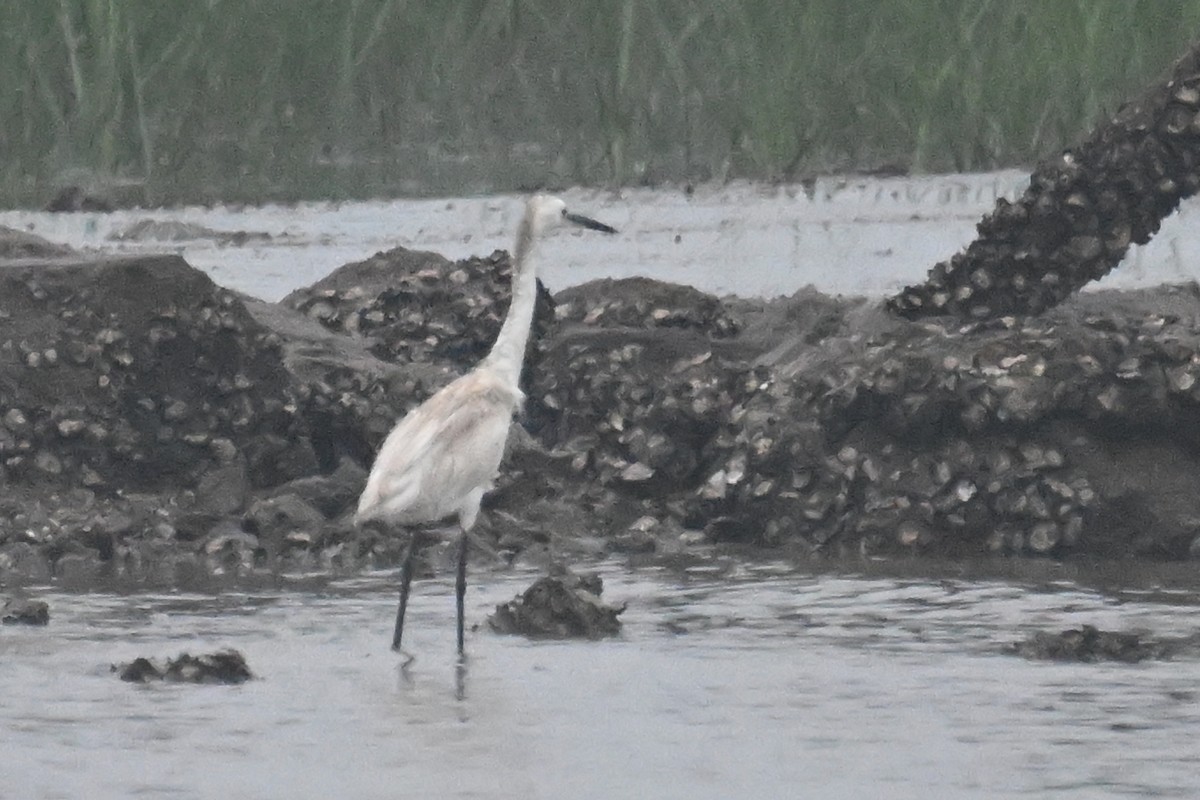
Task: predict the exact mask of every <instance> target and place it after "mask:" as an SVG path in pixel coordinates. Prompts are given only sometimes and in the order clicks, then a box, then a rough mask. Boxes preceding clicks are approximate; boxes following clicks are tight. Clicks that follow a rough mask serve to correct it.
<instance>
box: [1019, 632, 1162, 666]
mask: <svg viewBox="0 0 1200 800" xmlns="http://www.w3.org/2000/svg"><path fill="white" fill-rule="evenodd" d="M1008 649H1009V652H1012V653H1015V654H1016V655H1019V656H1023V657H1024V658H1029V659H1035V660H1046V661H1084V662H1093V661H1124V662H1127V663H1134V662H1137V661H1145V660H1147V659H1162V658H1167V657H1168V656H1169V655H1170V654H1171V649H1172V648H1171V646H1170V645H1168V644H1167V643H1165V642H1153V641H1144V640H1143V639H1142V638H1141V637H1140V636H1139V635H1138V634H1136V633H1120V632H1115V631H1102V630H1100V629H1099V628H1096V627H1094V626H1092V625H1084V626H1082V627H1080V628H1072V629H1069V630H1065V631H1063V632H1061V633H1050V632H1049V631H1037V632H1035V633H1033V634H1032V635H1031V636H1030V637H1029V638H1028V639H1026V640H1024V641H1022V642H1016V643H1014V644H1011V645H1009V646H1008Z"/></svg>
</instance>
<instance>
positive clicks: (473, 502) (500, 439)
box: [355, 195, 616, 654]
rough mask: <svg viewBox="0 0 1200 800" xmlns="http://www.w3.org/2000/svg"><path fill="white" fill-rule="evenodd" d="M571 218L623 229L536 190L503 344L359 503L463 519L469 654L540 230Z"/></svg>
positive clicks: (435, 404) (360, 516) (404, 596)
mask: <svg viewBox="0 0 1200 800" xmlns="http://www.w3.org/2000/svg"><path fill="white" fill-rule="evenodd" d="M563 222H570V223H573V224H576V225H581V226H583V227H586V228H591V229H593V230H600V231H605V232H607V233H616V231H615V230H614V229H613V228H610V227H609V226H607V225H604V224H602V223H599V222H596V221H595V220H593V219H590V218H588V217H584V216H580V215H577V214H571V213H568V212H567V209H566V204H565V203H563V201H562V200H560V199H558V198H557V197H549V196H546V195H534V196H533V197H531V198H530V199H529V200H528V202H527V203H526V205H525V215H524V217H523V218H522V220H521V224H520V227H519V228H518V230H517V241H516V247H515V248H514V251H513V277H512V302H511V305H510V306H509V310H508V314H507V316H506V317H505V319H504V324H503V326H502V327H501V328H500V333H499V335H498V336H497V337H496V342H495V344H494V345H493V346H492V349H491V351H490V352H489V353H488V355H487V357H486V358H485V359H484V360H483V361H482V362H481V363H480V364H479V366H477V367H476V368H475V369H474V370H472V371H471V372H469V373H467V374H466V375H463V376H462V377H460V378H458V379H457V380H455V381H453V382H451V383H450V384H448V385H446V386H445V387H443V388H442V389H441V390H439V391H438V392H437V393H436V394H434V395H433V396H432V397H430V398H429V399H428V400H426V401H425V402H424V403H422V404H421V405H419V406H417V407H416V408H415V409H413V410H412V411H410V412H409V413H408V414H407V415H406V416H405V417H404V419H402V420H400V422H399V423H398V424H397V425H396V427H395V428H393V429H392V431H391V433H389V434H388V436H387V438H386V439H385V440H384V442H383V446H382V447H380V448H379V453H378V454H377V455H376V457H375V463H374V464H373V465H372V467H371V474H370V476H369V477H368V478H367V485H366V488H365V489H364V490H363V493H362V496H361V497H360V498H359V501H358V511H357V513H356V514H355V520H356V522H359V523H361V522H365V521H367V520H372V519H378V520H381V521H383V522H385V523H389V524H395V525H418V524H422V523H429V522H437V521H439V520H443V519H446V518H449V517H457V519H458V524H459V527H460V528H461V532H460V534H459V539H458V545H457V554H456V558H457V565H456V566H457V583H456V594H457V601H458V617H457V624H458V652H459V653H460V654H461V653H462V652H463V626H464V621H463V616H464V614H463V597H464V594H465V592H466V554H467V531H468V530H470V529H471V526H472V525H474V524H475V518H476V516H478V514H479V503H480V501H481V500H482V498H483V495H484V493H485V492H487V491H488V490H489V489H490V488H491V487H492V482H493V480H495V477H496V473H497V471H498V470H499V468H500V459H501V458H502V457H503V455H504V444H505V441H506V440H507V439H508V429H509V425H510V424H511V422H512V417H513V414H514V413H515V412H516V411H517V410H518V409H519V408H520V405H521V401H522V400H523V399H524V395H523V394H522V392H521V389H520V385H519V384H520V378H521V369H522V367H523V365H524V358H525V346H526V344H527V342H528V341H529V329H530V326H531V325H532V323H533V310H534V305H535V303H536V299H537V274H536V269H535V267H534V265H533V263H532V261H531V259H530V258H529V256H530V253H531V251H532V250H533V245H534V242H535V241H536V240H537V237H538V236H539V235H540V234H542V233H543V232H545V231H546V230H548V229H549V228H551V227H553V226H555V225H558V224H561V223H563ZM412 555H413V543H412V542H410V543H409V546H408V548H407V549H406V551H405V554H404V557H403V561H402V565H401V575H400V606H399V608H398V609H397V611H396V628H395V632H394V634H393V637H392V648H393V649H395V650H399V649H400V638H401V634H402V633H403V628H404V613H405V609H406V607H407V604H408V592H409V585H410V583H411V581H412Z"/></svg>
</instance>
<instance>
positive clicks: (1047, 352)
mask: <svg viewBox="0 0 1200 800" xmlns="http://www.w3.org/2000/svg"><path fill="white" fill-rule="evenodd" d="M32 246H33V243H31V242H30V241H28V240H23V242H22V243H21V245H20V248H21V249H20V250H19V251H18V252H19V254H20V256H21V257H19V258H16V259H9V260H6V261H3V262H0V482H2V485H3V487H4V497H3V500H2V501H0V573H4V574H9V575H25V576H31V577H39V578H44V577H49V576H51V575H72V576H75V577H84V578H86V577H87V576H89V575H92V574H97V575H99V574H107V573H138V574H141V573H150V574H152V575H154V576H156V577H158V578H160V579H166V580H171V579H172V578H173V576H176V575H178V574H180V573H181V571H183V572H187V571H194V570H201V571H221V572H242V571H248V570H273V569H307V570H314V569H315V570H335V571H336V570H353V569H358V568H362V567H364V566H384V565H390V564H393V563H395V561H396V559H397V557H398V555H399V553H400V551H401V549H402V544H403V538H402V537H398V536H395V535H393V533H392V532H389V531H387V530H384V529H381V528H379V527H373V526H369V527H365V528H363V529H355V528H354V527H353V526H352V525H351V524H350V522H349V512H350V509H351V507H352V505H353V502H354V500H355V498H356V497H357V494H358V492H359V491H360V489H361V486H362V483H363V480H364V478H365V470H366V468H367V467H368V466H369V464H370V460H371V458H372V455H373V453H374V450H375V448H376V447H377V446H378V445H379V443H380V442H381V441H382V439H383V437H384V435H385V434H386V433H387V431H388V430H389V429H390V427H391V425H392V424H393V423H394V421H395V420H396V419H397V418H398V417H399V416H400V415H401V414H402V413H404V411H405V410H406V409H408V408H409V407H411V406H412V405H413V404H415V403H418V402H420V401H421V400H422V399H424V398H425V397H427V396H428V395H429V394H430V393H431V392H433V391H434V390H436V389H437V388H438V387H439V386H441V385H442V384H443V383H445V382H448V381H449V380H450V379H451V378H452V377H453V376H454V375H456V374H459V373H460V372H461V371H463V370H466V369H469V368H470V367H471V366H472V365H473V364H474V363H475V362H476V360H477V359H478V358H479V356H480V354H481V353H483V352H484V351H485V350H486V348H487V346H488V345H489V344H490V342H491V340H492V338H493V337H494V336H495V333H496V330H498V328H499V324H500V320H501V318H502V316H503V313H504V311H505V309H506V306H507V278H508V272H507V270H508V260H507V256H506V255H505V254H503V253H497V254H495V255H493V256H491V257H488V258H484V259H471V260H467V261H462V262H450V261H447V260H446V259H443V258H441V257H440V256H437V255H434V254H429V253H415V252H411V251H406V250H402V249H397V250H394V251H391V252H388V253H382V254H379V255H377V256H375V257H374V258H372V259H369V260H368V261H367V262H363V263H360V264H352V265H348V266H346V267H343V268H342V269H340V270H338V271H337V272H335V273H334V274H333V275H331V276H330V277H329V278H327V279H326V280H323V281H321V282H320V283H319V284H317V285H315V286H313V287H311V288H309V289H306V290H302V291H299V292H296V293H293V294H292V295H290V296H289V297H288V298H286V299H285V301H284V302H282V303H279V304H271V303H264V302H259V301H254V300H250V299H248V298H245V297H242V296H239V295H236V294H234V293H232V292H229V291H227V290H224V289H222V288H220V287H219V286H216V285H215V284H213V283H212V281H211V280H209V279H208V278H207V277H205V276H204V275H203V274H201V273H200V272H198V271H196V270H194V269H192V268H191V267H189V266H188V265H187V264H186V262H184V261H183V260H182V259H180V258H178V257H175V256H154V257H136V258H109V259H99V260H97V259H93V258H88V257H84V256H79V255H72V254H65V255H64V254H62V253H61V252H60V251H59V250H57V249H56V248H55V247H54V246H53V245H49V244H47V245H46V247H47V248H49V249H47V250H46V252H45V254H44V256H43V255H42V254H40V253H39V252H38V250H37V249H36V248H34V249H33V250H30V248H31V247H32ZM535 327H536V331H535V334H536V335H535V338H534V339H533V343H532V344H531V353H530V359H529V368H528V369H527V371H526V375H525V386H526V390H527V394H528V402H527V405H526V411H525V414H524V416H523V417H522V419H521V420H520V423H521V424H520V426H519V427H518V428H517V429H516V430H515V435H514V436H513V437H512V446H511V447H510V452H509V453H508V455H507V457H506V461H505V464H504V467H503V469H502V472H501V475H500V478H499V480H498V483H497V487H496V490H495V491H494V492H493V493H492V494H491V495H489V497H488V498H487V499H486V500H485V513H484V515H483V517H484V525H483V526H482V529H481V535H482V536H484V537H485V539H487V540H488V541H489V542H490V543H491V545H492V546H493V547H494V548H495V549H496V550H497V551H498V552H500V553H501V554H503V555H504V556H505V557H508V558H515V557H526V556H528V557H535V554H539V557H540V554H541V552H542V551H543V550H545V549H547V548H549V549H551V550H553V551H554V552H556V553H563V552H571V551H585V552H597V553H598V552H605V551H609V552H613V551H615V552H628V553H647V554H649V553H659V554H669V553H679V552H698V553H702V552H707V548H708V546H709V545H712V544H714V543H716V544H720V543H738V544H741V545H750V546H759V547H788V548H790V549H792V550H798V551H811V552H813V553H828V554H831V555H833V554H837V555H841V554H846V553H867V554H880V553H882V554H887V553H906V552H914V553H926V554H933V555H959V556H970V555H972V554H985V553H1009V554H1018V555H1039V556H1053V557H1069V556H1072V555H1076V554H1088V555H1101V556H1105V557H1118V558H1120V557H1131V556H1151V557H1156V558H1172V559H1177V558H1186V557H1189V556H1192V555H1195V554H1196V552H1197V550H1200V494H1197V493H1196V492H1195V486H1197V485H1200V435H1198V434H1196V433H1195V432H1196V431H1200V380H1198V378H1200V358H1198V357H1197V355H1196V354H1197V352H1198V351H1200V297H1198V294H1197V292H1196V290H1195V289H1194V287H1162V288H1160V289H1157V290H1153V291H1140V292H1110V293H1094V294H1085V295H1082V296H1077V297H1074V298H1071V299H1070V300H1068V301H1067V302H1065V303H1063V304H1062V305H1060V306H1059V307H1058V308H1056V309H1055V310H1053V311H1052V312H1049V313H1047V314H1045V315H1043V316H1041V317H1036V318H1018V317H1002V318H1000V319H998V320H994V321H986V322H973V323H956V322H948V321H923V322H910V321H906V320H902V319H897V318H895V317H894V316H891V315H889V314H887V313H886V312H885V311H884V310H883V309H882V307H881V306H880V305H878V304H874V303H868V302H866V301H861V300H855V299H846V298H831V297H827V296H823V295H820V294H818V293H815V292H802V293H799V294H797V295H795V296H793V297H790V298H785V299H780V300H777V301H772V302H751V301H744V300H737V299H729V298H727V299H719V298H715V297H711V296H708V295H704V294H703V293H700V292H697V291H696V290H694V289H691V288H687V287H681V286H675V285H671V284H664V283H658V282H654V281H648V280H644V279H635V280H627V281H601V282H596V283H592V284H588V285H585V286H581V287H577V288H574V289H570V290H567V291H564V292H562V293H560V294H559V295H558V296H557V297H556V298H554V299H551V297H550V295H549V294H548V293H546V294H545V295H543V298H542V301H541V303H540V305H539V310H538V316H537V323H536V326H535Z"/></svg>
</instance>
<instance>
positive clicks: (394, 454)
mask: <svg viewBox="0 0 1200 800" xmlns="http://www.w3.org/2000/svg"><path fill="white" fill-rule="evenodd" d="M487 378H488V376H486V375H483V376H481V375H479V374H477V373H469V374H467V375H464V376H463V377H462V378H459V379H458V380H456V381H454V382H453V383H451V384H449V385H448V386H446V387H444V388H443V389H442V390H441V391H439V392H437V393H436V394H434V395H433V396H432V397H430V398H429V399H428V400H426V401H425V402H424V403H422V404H421V405H420V406H418V407H417V408H415V409H413V410H412V411H411V412H409V413H408V415H407V416H405V417H404V419H402V420H400V422H399V424H397V425H396V427H395V428H393V429H392V432H391V433H389V434H388V437H387V439H385V440H384V443H383V446H382V447H381V448H380V449H379V454H378V455H377V456H376V457H375V464H374V465H373V466H372V467H371V474H370V476H369V477H368V478H367V486H366V488H365V489H364V491H363V494H362V497H361V498H360V499H359V505H358V516H359V518H360V519H365V518H369V517H385V518H391V519H396V520H398V521H411V522H418V521H433V520H437V519H441V518H443V517H446V516H449V515H451V514H454V513H457V512H459V511H460V510H461V509H462V506H463V503H464V502H465V501H466V499H467V498H468V496H469V495H470V494H471V493H472V492H475V491H479V492H480V493H482V491H483V490H486V489H487V488H488V487H489V486H490V485H491V481H492V479H493V478H494V477H495V475H496V470H497V469H498V468H499V466H500V459H501V457H502V456H503V454H504V443H505V440H506V439H507V438H508V429H509V425H510V424H511V421H512V414H513V411H514V410H515V408H516V406H517V404H518V403H519V402H520V394H519V393H517V394H514V393H513V391H512V390H511V389H509V388H508V387H506V386H504V385H503V384H502V383H499V382H497V381H492V380H488V379H487Z"/></svg>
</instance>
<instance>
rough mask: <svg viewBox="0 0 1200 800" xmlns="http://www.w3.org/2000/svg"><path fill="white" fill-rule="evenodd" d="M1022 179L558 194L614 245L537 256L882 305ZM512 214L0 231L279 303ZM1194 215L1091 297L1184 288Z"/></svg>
mask: <svg viewBox="0 0 1200 800" xmlns="http://www.w3.org/2000/svg"><path fill="white" fill-rule="evenodd" d="M1027 182H1028V178H1027V175H1026V174H1025V173H1023V172H1019V171H1015V170H1008V171H1003V172H994V173H983V174H969V175H922V176H904V177H897V178H871V177H863V176H843V177H839V176H831V177H822V178H819V179H817V180H816V182H815V183H814V184H812V185H810V186H801V185H798V184H790V185H788V184H784V185H764V184H754V183H746V182H734V183H730V184H723V185H713V186H700V187H697V188H696V189H695V191H692V192H687V191H683V190H681V189H678V188H654V189H650V188H646V189H622V190H620V191H603V190H594V189H570V190H567V191H565V192H563V193H562V195H563V197H564V198H565V199H566V201H567V202H568V204H569V205H571V206H572V207H573V208H575V209H576V210H578V211H581V212H584V213H587V214H589V215H591V216H595V217H596V218H597V219H601V220H603V221H605V222H608V223H610V224H612V225H615V226H616V227H617V228H619V229H620V233H619V234H618V235H617V236H598V235H596V234H594V233H585V232H578V231H577V232H568V231H565V230H564V231H559V232H557V233H555V234H554V236H553V239H552V241H549V242H546V243H545V244H544V245H543V246H542V247H541V250H540V254H541V257H540V258H539V262H538V264H539V270H540V274H541V277H542V278H543V280H544V281H545V283H546V285H547V286H548V287H550V289H551V290H552V291H558V290H560V289H564V288H566V287H568V286H573V285H575V284H579V283H583V282H585V281H589V280H593V279H596V278H610V277H611V278H622V277H629V276H634V275H644V276H647V277H652V278H658V279H660V280H665V281H674V282H677V283H685V284H689V285H692V286H695V287H697V288H699V289H701V290H703V291H706V292H711V293H714V294H717V295H724V294H738V295H741V296H761V297H772V296H776V295H790V294H792V293H793V292H795V291H797V290H798V289H801V288H803V287H805V286H808V285H813V286H815V287H817V288H818V289H821V290H822V291H825V292H829V293H840V294H861V295H868V296H882V295H884V294H889V293H892V292H895V291H897V290H899V289H900V288H902V287H903V286H905V285H907V284H910V283H916V282H919V281H921V280H922V279H923V278H924V277H925V274H926V272H927V271H928V270H929V268H930V267H931V266H933V264H934V263H936V262H938V261H941V260H943V259H946V258H949V257H950V256H951V255H953V254H954V253H955V252H956V251H958V250H959V249H961V248H962V247H964V246H965V245H966V244H968V243H969V242H970V241H971V239H972V238H973V237H974V234H975V224H976V222H978V220H979V218H980V217H981V216H982V215H983V214H985V213H987V212H988V211H990V210H991V209H992V208H993V207H994V206H995V203H996V200H997V199H998V198H1000V197H1007V198H1013V197H1015V196H1017V195H1018V194H1019V193H1020V192H1021V191H1022V190H1023V189H1024V187H1025V185H1026V184H1027ZM521 210H522V204H521V198H520V197H519V196H515V195H498V196H490V197H465V198H447V199H441V200H391V201H374V202H358V203H340V204H331V203H300V204H297V205H294V206H264V207H261V208H253V207H223V206H217V207H214V208H202V207H188V208H174V209H150V210H142V209H131V210H123V211H117V212H113V213H107V214H101V213H94V212H80V213H73V214H47V213H43V212H34V211H4V212H0V225H8V226H11V227H16V228H20V229H22V230H29V231H32V232H34V233H37V234H40V235H42V236H45V237H47V238H49V239H51V240H54V241H57V242H63V243H66V244H70V245H72V246H75V247H80V248H84V249H86V250H90V251H93V252H99V253H139V252H161V251H170V252H178V253H180V254H181V255H183V256H184V257H185V258H186V259H187V260H188V262H189V263H191V264H192V265H193V266H195V267H198V268H199V269H202V270H204V271H206V272H207V273H209V274H210V275H211V276H212V277H213V279H214V280H215V281H216V282H217V283H219V284H221V285H223V286H227V287H229V288H231V289H237V290H238V291H242V292H246V293H247V294H250V295H254V296H256V297H260V298H262V299H265V300H277V299H279V298H280V297H282V296H283V295H285V294H287V293H288V292H289V291H291V290H292V289H295V288H297V287H300V286H307V285H309V284H311V283H313V282H314V281H316V280H318V279H320V278H322V277H324V276H325V275H327V274H329V273H330V272H332V271H333V270H334V269H336V268H337V267H339V266H341V265H342V264H345V263H348V262H351V261H357V260H360V259H364V258H367V257H369V256H371V255H372V254H373V253H375V252H378V251H380V250H387V249H390V248H393V247H396V246H398V245H403V246H404V247H408V248H412V249H416V250H432V251H434V252H436V253H441V254H442V255H444V256H446V257H448V258H464V257H467V256H472V255H488V254H489V253H491V252H492V251H493V250H495V249H497V248H505V249H509V248H511V246H512V238H513V234H514V231H515V230H516V227H517V221H518V219H519V217H520V214H521ZM1198 216H1200V204H1198V203H1196V202H1194V201H1188V202H1185V203H1184V204H1183V205H1182V206H1181V208H1180V211H1179V212H1178V213H1176V214H1175V215H1173V216H1172V217H1171V218H1169V219H1167V220H1165V221H1164V223H1163V226H1162V229H1161V230H1160V231H1159V232H1158V234H1157V235H1156V236H1155V237H1154V239H1153V240H1151V242H1150V243H1149V244H1148V245H1146V246H1145V247H1134V248H1131V250H1130V253H1129V255H1128V257H1127V258H1126V259H1125V261H1124V262H1123V263H1122V264H1121V266H1120V267H1119V268H1118V269H1117V270H1115V271H1114V272H1113V273H1112V274H1111V275H1110V276H1109V277H1107V278H1105V279H1104V280H1103V281H1101V282H1100V283H1099V284H1097V285H1098V286H1101V287H1113V288H1129V287H1135V286H1147V285H1157V284H1159V283H1164V282H1168V283H1178V282H1184V281H1191V280H1195V279H1196V278H1197V277H1198V276H1200V273H1198V267H1197V265H1200V225H1198V224H1197V217H1198ZM144 220H158V221H177V222H184V223H191V224H196V225H202V226H206V227H208V228H211V229H214V230H217V231H225V232H233V231H245V232H249V233H265V234H269V235H270V237H271V238H270V239H266V240H260V239H248V240H247V241H246V242H245V244H244V245H242V246H234V245H227V244H221V243H219V242H216V241H214V240H212V239H204V238H197V239H188V240H183V241H167V242H163V241H125V240H120V239H114V238H113V237H114V235H118V234H120V233H121V232H123V231H126V230H127V229H129V227H130V226H131V225H134V224H136V223H137V222H140V221H144Z"/></svg>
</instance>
